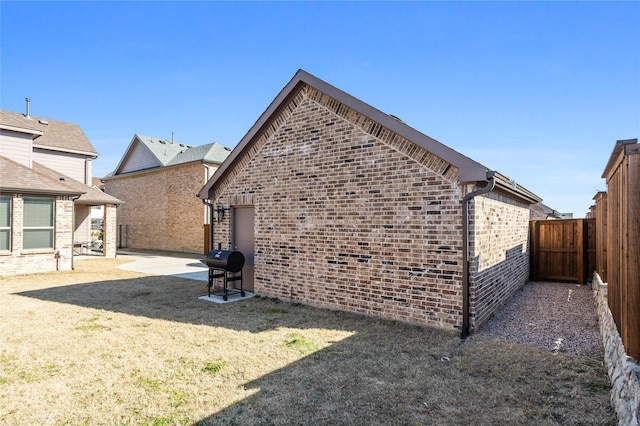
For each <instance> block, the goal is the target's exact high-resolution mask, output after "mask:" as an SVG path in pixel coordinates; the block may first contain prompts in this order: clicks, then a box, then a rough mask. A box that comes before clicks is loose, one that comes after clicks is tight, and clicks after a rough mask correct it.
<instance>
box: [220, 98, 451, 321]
mask: <svg viewBox="0 0 640 426" xmlns="http://www.w3.org/2000/svg"><path fill="white" fill-rule="evenodd" d="M333 102H334V101H332V100H331V98H328V97H326V96H324V95H323V94H321V93H318V92H315V91H313V90H310V89H308V88H307V90H303V91H301V92H300V93H298V96H296V97H295V98H294V99H293V101H292V103H291V104H290V105H289V106H288V107H286V108H283V110H282V111H283V112H282V113H281V116H280V117H278V118H277V119H276V121H275V124H274V126H270V127H269V128H268V129H267V130H266V132H265V133H264V134H263V135H262V136H261V137H260V139H259V140H258V141H257V142H256V144H255V145H254V146H253V148H251V149H250V150H249V152H248V153H247V154H246V155H245V157H244V158H242V159H240V161H239V164H240V167H237V168H234V170H233V171H231V173H230V175H229V177H227V178H226V179H225V181H224V183H223V185H222V188H221V190H219V192H218V193H219V194H220V197H218V198H217V199H216V200H215V201H216V202H221V203H223V204H225V205H234V204H247V203H252V204H254V206H255V215H256V217H255V259H256V260H255V291H256V292H257V293H260V294H264V295H269V296H272V297H278V298H282V299H287V300H295V301H300V302H304V303H307V304H311V305H316V306H322V307H327V308H335V309H343V310H348V311H353V312H359V313H363V314H368V315H376V316H381V317H385V318H390V319H397V320H402V321H410V322H414V323H420V324H427V325H432V326H438V327H444V328H453V327H457V326H459V325H460V324H461V309H462V307H461V303H462V291H461V273H462V265H461V259H462V257H461V256H462V255H461V230H462V223H461V207H460V199H461V191H460V188H459V186H458V184H457V181H458V176H457V170H456V169H455V168H454V167H448V164H447V163H445V162H443V161H442V160H440V159H439V158H437V157H435V156H433V155H432V154H430V153H428V152H427V151H425V150H423V149H422V148H419V147H417V146H416V145H415V144H413V143H411V142H409V141H406V140H404V139H402V138H400V137H398V136H397V135H395V134H393V133H391V132H389V131H388V130H386V129H384V128H381V127H380V126H378V127H376V124H375V123H372V122H371V121H370V120H368V119H366V118H365V117H363V116H361V115H359V114H357V113H356V112H355V111H352V110H349V109H348V108H346V107H344V106H341V105H339V104H338V105H336V104H335V103H333ZM336 110H338V111H339V113H338V114H336V113H334V111H336ZM215 232H216V236H215V242H216V243H218V242H222V243H223V246H226V247H228V246H229V221H228V220H225V222H223V223H216V224H215Z"/></svg>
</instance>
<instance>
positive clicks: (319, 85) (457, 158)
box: [198, 70, 541, 202]
mask: <svg viewBox="0 0 640 426" xmlns="http://www.w3.org/2000/svg"><path fill="white" fill-rule="evenodd" d="M304 85H307V86H310V87H312V88H314V89H316V90H318V91H320V92H322V93H324V94H325V95H327V96H329V97H330V98H332V99H335V100H336V101H337V102H339V103H341V104H343V105H345V106H347V107H348V108H351V109H353V110H355V111H356V112H358V113H360V114H362V115H364V116H365V117H367V118H369V119H371V120H372V121H374V122H376V123H378V124H380V125H381V126H382V127H384V128H386V129H388V130H390V131H391V132H394V133H396V134H398V135H400V136H402V137H404V138H405V139H407V140H409V141H411V142H413V143H414V144H416V145H418V146H420V147H422V148H424V149H425V150H427V151H429V152H431V153H432V154H434V155H436V156H437V157H439V158H441V159H442V160H444V161H446V162H448V163H449V164H451V165H453V166H455V167H456V168H457V169H458V171H459V176H460V182H461V183H479V182H487V181H488V179H489V178H488V176H489V174H488V172H490V170H489V169H488V168H487V167H485V166H483V165H482V164H480V163H478V162H476V161H474V160H472V159H470V158H469V157H466V156H465V155H462V154H460V153H459V152H457V151H455V150H453V149H451V148H449V147H448V146H446V145H444V144H442V143H440V142H438V141H437V140H435V139H433V138H430V137H429V136H427V135H425V134H423V133H420V132H419V131H417V130H415V129H414V128H412V127H409V126H408V125H407V124H406V123H404V122H403V121H401V120H399V119H397V118H396V117H394V116H392V115H389V114H385V113H384V112H382V111H379V110H377V109H375V108H373V107H372V106H370V105H368V104H366V103H364V102H362V101H361V100H359V99H356V98H354V97H353V96H351V95H349V94H348V93H346V92H343V91H342V90H340V89H338V88H336V87H334V86H332V85H330V84H328V83H326V82H324V81H322V80H320V79H319V78H317V77H315V76H313V75H311V74H309V73H308V72H306V71H304V70H298V72H297V73H296V74H295V75H294V76H293V78H292V79H291V81H289V83H287V85H286V86H285V87H284V88H283V89H282V90H281V91H280V93H279V94H278V95H277V96H276V98H275V99H274V100H273V101H272V102H271V104H270V105H269V106H268V107H267V109H266V110H265V111H264V112H263V113H262V115H261V116H260V117H259V118H258V120H257V121H256V122H255V124H254V125H253V126H252V127H251V128H250V129H249V131H248V132H247V134H246V135H245V136H244V137H243V138H242V139H241V140H240V142H239V143H238V145H237V146H236V148H234V150H233V151H232V152H231V154H230V155H229V157H227V159H226V160H225V161H224V162H223V163H222V165H221V166H220V167H219V168H218V169H217V170H216V172H215V173H214V175H213V176H212V177H211V179H209V181H208V182H207V183H206V184H205V186H204V187H203V188H202V189H201V190H200V192H199V193H198V197H199V198H201V199H207V198H212V196H213V190H214V188H215V185H216V183H217V182H218V181H219V180H220V179H221V178H222V177H223V176H225V174H226V173H227V172H228V171H230V169H232V168H233V166H234V165H235V164H236V161H238V160H239V159H240V158H241V157H242V154H243V153H244V152H245V151H247V150H248V149H249V148H250V147H251V145H252V143H253V142H254V141H255V140H256V139H257V138H258V137H260V134H261V133H262V132H263V130H265V129H266V128H267V127H268V126H270V125H271V124H272V121H273V120H274V119H275V118H276V117H277V116H278V115H279V113H280V111H281V110H282V109H283V108H285V107H286V106H287V105H288V104H289V101H290V100H291V99H292V98H293V97H294V96H295V95H296V94H297V93H298V91H299V89H300V88H301V87H302V86H304ZM491 175H493V176H495V177H496V185H497V186H498V187H499V188H500V189H502V190H504V191H505V192H509V193H511V194H513V195H515V196H517V197H519V198H523V199H525V200H527V201H529V202H538V201H541V199H540V198H539V197H538V196H536V195H535V194H533V193H531V192H530V191H528V190H526V189H525V188H523V187H522V186H520V185H518V184H516V183H515V182H513V181H511V180H510V179H509V178H507V177H505V176H503V175H501V174H499V173H492V174H491Z"/></svg>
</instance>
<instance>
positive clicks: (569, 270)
mask: <svg viewBox="0 0 640 426" xmlns="http://www.w3.org/2000/svg"><path fill="white" fill-rule="evenodd" d="M529 227H530V231H531V232H530V235H531V279H533V280H536V281H568V282H575V283H580V284H586V283H587V281H588V280H590V276H591V274H593V271H595V266H596V249H595V248H596V239H595V234H596V232H595V229H596V222H595V220H594V219H564V220H532V221H531V222H530V223H529Z"/></svg>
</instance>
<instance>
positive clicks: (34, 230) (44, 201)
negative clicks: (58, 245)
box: [22, 197, 55, 250]
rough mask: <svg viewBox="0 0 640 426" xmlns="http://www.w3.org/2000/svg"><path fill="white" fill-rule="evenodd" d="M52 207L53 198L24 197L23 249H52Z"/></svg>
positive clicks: (53, 205)
mask: <svg viewBox="0 0 640 426" xmlns="http://www.w3.org/2000/svg"><path fill="white" fill-rule="evenodd" d="M54 207H55V200H54V199H53V198H42V197H24V199H23V214H24V217H23V225H22V248H23V249H26V250H29V249H47V248H53V223H54Z"/></svg>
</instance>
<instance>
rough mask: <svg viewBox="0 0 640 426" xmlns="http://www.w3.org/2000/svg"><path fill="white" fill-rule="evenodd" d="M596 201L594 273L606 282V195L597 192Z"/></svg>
mask: <svg viewBox="0 0 640 426" xmlns="http://www.w3.org/2000/svg"><path fill="white" fill-rule="evenodd" d="M594 199H595V200H596V210H595V216H596V271H597V272H598V275H600V278H602V281H603V282H607V279H608V278H607V238H606V235H607V193H606V192H598V194H596V196H595V197H594Z"/></svg>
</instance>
